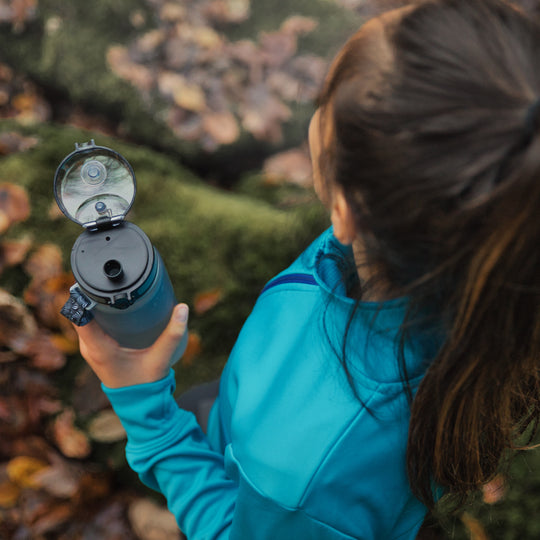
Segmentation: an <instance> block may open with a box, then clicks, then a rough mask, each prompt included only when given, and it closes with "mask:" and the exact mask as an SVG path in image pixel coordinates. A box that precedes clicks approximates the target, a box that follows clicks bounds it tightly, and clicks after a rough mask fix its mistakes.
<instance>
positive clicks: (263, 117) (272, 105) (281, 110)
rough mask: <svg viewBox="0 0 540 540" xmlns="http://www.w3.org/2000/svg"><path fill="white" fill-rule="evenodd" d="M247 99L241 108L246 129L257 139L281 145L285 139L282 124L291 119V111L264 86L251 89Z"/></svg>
mask: <svg viewBox="0 0 540 540" xmlns="http://www.w3.org/2000/svg"><path fill="white" fill-rule="evenodd" d="M246 97H247V101H246V103H245V104H244V105H243V106H241V107H240V114H241V116H242V125H243V127H244V129H245V130H246V131H249V132H250V133H251V134H252V135H253V136H254V137H255V138H256V139H259V140H265V141H269V142H271V143H274V144H275V143H279V142H280V141H281V140H282V137H283V133H282V129H281V124H282V123H283V122H284V121H286V120H288V119H289V118H290V116H291V110H290V109H289V108H288V107H287V106H286V105H285V104H284V103H282V102H281V101H280V100H279V99H278V98H276V97H275V96H273V95H272V94H270V92H269V91H268V89H267V88H266V87H265V86H264V85H257V86H254V87H252V88H250V89H249V90H248V92H247V96H246Z"/></svg>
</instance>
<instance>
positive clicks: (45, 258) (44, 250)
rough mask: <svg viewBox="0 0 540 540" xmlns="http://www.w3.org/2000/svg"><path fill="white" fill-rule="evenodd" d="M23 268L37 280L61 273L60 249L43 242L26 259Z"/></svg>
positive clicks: (42, 280)
mask: <svg viewBox="0 0 540 540" xmlns="http://www.w3.org/2000/svg"><path fill="white" fill-rule="evenodd" d="M24 269H25V271H26V273H27V274H29V275H30V276H31V277H32V278H33V279H34V280H36V281H37V282H41V283H43V282H44V281H46V280H48V279H50V278H54V277H56V276H58V275H59V274H61V273H62V251H61V250H60V248H59V247H58V246H57V245H55V244H43V245H42V246H40V247H39V248H38V249H37V250H36V251H35V252H34V253H33V254H32V255H31V256H30V257H29V258H28V260H27V261H26V264H25V265H24Z"/></svg>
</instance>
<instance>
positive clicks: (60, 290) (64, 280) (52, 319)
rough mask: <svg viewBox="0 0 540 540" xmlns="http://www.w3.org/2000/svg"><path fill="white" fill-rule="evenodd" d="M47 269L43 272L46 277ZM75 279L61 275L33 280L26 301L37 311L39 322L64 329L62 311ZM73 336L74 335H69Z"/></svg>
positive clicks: (26, 290)
mask: <svg viewBox="0 0 540 540" xmlns="http://www.w3.org/2000/svg"><path fill="white" fill-rule="evenodd" d="M45 271H46V270H45V269H44V270H43V272H44V275H45ZM72 284H73V277H72V276H71V274H68V273H60V274H57V275H55V276H52V277H50V278H46V279H44V280H41V279H40V278H39V276H38V278H35V279H33V280H32V281H31V282H30V285H29V286H28V287H27V288H26V289H25V291H24V295H23V298H24V301H25V302H26V303H27V304H28V305H29V306H32V307H34V308H35V309H36V314H37V317H38V320H39V321H40V322H42V323H43V324H45V325H46V326H47V327H48V328H51V329H56V328H58V327H59V326H60V327H62V323H63V320H64V318H63V317H62V316H61V315H60V309H61V308H62V306H63V305H64V304H65V302H66V301H67V299H68V298H69V288H70V286H71V285H72ZM69 335H70V336H72V334H69Z"/></svg>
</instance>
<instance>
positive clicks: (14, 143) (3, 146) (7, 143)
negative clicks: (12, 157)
mask: <svg viewBox="0 0 540 540" xmlns="http://www.w3.org/2000/svg"><path fill="white" fill-rule="evenodd" d="M38 142H39V139H38V138H37V137H25V136H24V135H21V134H20V133H17V132H16V131H8V132H5V133H0V155H4V156H5V155H7V154H14V153H16V152H25V151H26V150H29V149H30V148H33V147H34V146H36V144H37V143H38Z"/></svg>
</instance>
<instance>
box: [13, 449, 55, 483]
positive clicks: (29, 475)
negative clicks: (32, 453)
mask: <svg viewBox="0 0 540 540" xmlns="http://www.w3.org/2000/svg"><path fill="white" fill-rule="evenodd" d="M47 466H48V463H47V462H45V461H43V460H40V459H36V458H33V457H29V456H17V457H14V458H13V459H11V460H10V461H9V463H8V464H7V469H6V470H7V475H8V477H9V479H10V480H11V481H12V482H13V483H15V484H17V485H18V486H20V487H28V488H33V489H36V488H37V487H39V486H38V484H37V483H36V481H35V479H34V475H35V474H36V473H37V472H39V471H41V470H43V469H45V468H46V467H47Z"/></svg>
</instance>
